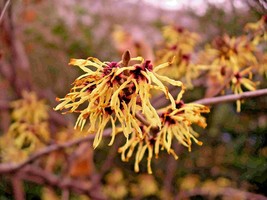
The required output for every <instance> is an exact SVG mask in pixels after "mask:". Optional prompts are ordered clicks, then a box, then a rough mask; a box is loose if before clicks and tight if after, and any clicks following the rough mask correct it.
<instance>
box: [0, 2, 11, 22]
mask: <svg viewBox="0 0 267 200" xmlns="http://www.w3.org/2000/svg"><path fill="white" fill-rule="evenodd" d="M9 4H10V0H7V1H6V3H5V5H4V8H3V10H2V12H1V15H0V24H1V22H2V20H3V18H4V14H5V12H6V10H7V8H8V6H9Z"/></svg>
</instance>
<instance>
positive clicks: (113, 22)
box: [0, 0, 267, 200]
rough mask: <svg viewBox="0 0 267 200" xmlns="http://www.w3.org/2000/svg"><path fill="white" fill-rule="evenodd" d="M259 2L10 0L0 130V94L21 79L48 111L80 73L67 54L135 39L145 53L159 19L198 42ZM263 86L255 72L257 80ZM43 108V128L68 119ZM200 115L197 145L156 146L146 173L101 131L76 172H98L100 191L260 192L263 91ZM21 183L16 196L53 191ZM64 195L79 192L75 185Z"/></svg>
mask: <svg viewBox="0 0 267 200" xmlns="http://www.w3.org/2000/svg"><path fill="white" fill-rule="evenodd" d="M5 2H6V1H3V0H2V1H1V2H0V8H3V7H4V5H5ZM266 9H267V3H266V1H264V0H259V1H257V0H217V1H216V0H194V1H191V0H187V1H183V0H179V1H178V0H177V1H175V0H165V1H163V0H155V1H153V0H123V1H120V0H98V1H93V0H77V1H74V0H57V1H51V0H46V1H44V0H14V1H11V3H10V5H9V8H8V10H7V11H6V13H5V16H4V18H3V21H2V22H1V24H0V55H1V57H0V109H1V112H0V134H1V135H4V134H5V133H6V132H7V131H8V128H9V126H10V124H11V122H12V119H11V118H10V113H11V110H10V108H9V107H8V105H7V103H8V102H11V101H13V100H16V99H18V98H20V97H21V91H22V90H23V89H28V90H34V91H36V93H37V94H38V96H39V98H43V99H45V100H46V103H47V104H48V105H49V107H50V109H51V112H53V111H52V108H53V107H55V105H56V101H55V97H57V96H59V97H62V96H64V95H65V94H66V93H67V92H68V91H69V88H70V84H71V83H72V82H73V80H74V79H75V78H76V77H77V76H78V75H79V74H80V73H81V72H80V71H79V70H78V69H76V68H72V67H69V66H68V62H69V60H70V58H87V57H89V56H93V57H97V58H99V59H101V60H103V61H106V60H115V61H118V60H120V58H121V53H122V51H123V50H125V49H130V50H131V48H133V47H134V46H135V47H136V45H140V44H141V45H143V47H144V48H143V52H142V54H143V55H144V56H148V57H149V56H151V57H153V55H151V52H153V51H154V50H155V48H156V47H157V45H159V44H160V42H161V41H162V35H161V28H162V27H163V26H165V25H168V24H176V25H180V26H183V27H185V28H187V29H188V30H190V31H194V32H197V33H198V34H200V35H201V37H202V38H203V39H202V43H201V44H200V45H199V47H198V48H203V46H204V45H205V43H208V42H211V40H212V39H213V38H215V37H216V36H218V35H223V34H225V33H227V34H229V35H230V36H238V35H240V33H241V32H242V29H243V27H244V25H245V24H246V23H248V22H255V21H257V20H259V19H260V18H261V16H262V15H264V14H266V13H267V12H266ZM120 30H123V31H125V32H127V33H128V36H127V39H126V40H125V41H121V42H118V41H117V40H116V37H117V36H116V34H114V33H116V31H117V33H118V32H119V31H120ZM265 50H266V49H265ZM266 86H267V82H266V80H265V82H263V83H262V84H261V86H260V87H262V88H265V87H266ZM203 94H204V89H203V88H201V87H199V88H198V87H196V88H195V89H193V90H190V91H188V92H187V93H186V94H185V98H186V101H188V102H190V101H194V100H197V99H200V98H203ZM52 115H53V117H52V118H51V121H53V120H54V121H56V122H55V123H51V125H50V130H51V132H52V133H56V132H58V131H60V130H61V129H62V127H70V128H69V129H72V128H71V127H73V124H74V122H75V117H76V116H75V115H68V116H61V115H59V114H57V113H54V114H52ZM207 122H208V127H207V128H206V129H205V130H199V132H200V140H201V141H203V143H204V145H203V146H202V147H199V146H197V145H194V146H193V150H192V152H190V153H189V152H188V151H187V150H186V149H185V148H183V147H181V146H179V145H176V146H175V149H176V151H177V152H178V154H179V160H177V161H176V160H174V159H173V157H171V156H169V155H167V154H163V155H162V156H161V157H160V159H158V160H155V162H154V164H153V175H148V174H147V173H146V166H145V165H146V163H145V161H144V162H142V163H141V172H140V173H138V174H137V173H135V172H134V171H133V161H130V162H128V163H124V162H122V161H121V160H120V155H119V154H117V153H116V151H117V148H118V146H120V145H121V144H122V143H120V141H119V140H118V141H117V142H116V143H115V144H114V146H112V147H108V146H107V144H108V142H109V139H107V140H104V142H102V145H101V146H100V147H99V148H98V149H96V150H95V151H94V152H93V153H92V152H91V150H87V151H89V153H87V154H86V155H87V156H88V157H90V165H91V167H89V168H88V169H87V168H86V166H87V165H86V166H85V165H81V166H83V167H84V168H86V169H87V170H88V171H90V172H88V174H89V175H88V174H86V173H85V174H86V177H87V176H90V177H91V176H93V174H101V175H100V176H99V177H100V178H99V180H98V182H97V184H98V185H99V187H100V190H99V191H100V192H101V193H103V194H105V196H106V197H107V199H174V198H176V199H247V197H246V196H245V195H244V193H243V192H242V191H246V192H248V193H249V194H250V192H251V193H255V194H261V195H267V146H266V144H267V139H266V133H267V97H259V98H255V99H251V100H247V101H246V102H245V103H244V104H243V106H242V112H241V113H237V112H236V109H235V104H234V103H224V104H220V105H216V106H213V107H212V110H211V113H210V114H209V115H207ZM53 137H56V136H53ZM80 151H81V150H80ZM91 154H92V155H91ZM62 165H63V164H62ZM59 166H60V164H59ZM87 167H88V166H87ZM73 173H74V174H75V173H76V172H75V170H74V172H73ZM88 180H89V182H90V181H91V179H90V178H89V179H88ZM23 184H24V186H23V187H24V190H25V198H26V199H60V198H61V196H62V192H61V191H60V190H52V189H51V188H47V187H44V185H42V184H34V183H32V182H30V181H24V182H23ZM49 195H50V196H49ZM70 197H71V199H87V197H86V196H84V195H80V194H77V193H75V192H73V193H71V196H70ZM0 199H3V200H4V199H14V195H13V189H12V184H11V183H10V180H9V176H4V175H3V176H2V175H1V176H0Z"/></svg>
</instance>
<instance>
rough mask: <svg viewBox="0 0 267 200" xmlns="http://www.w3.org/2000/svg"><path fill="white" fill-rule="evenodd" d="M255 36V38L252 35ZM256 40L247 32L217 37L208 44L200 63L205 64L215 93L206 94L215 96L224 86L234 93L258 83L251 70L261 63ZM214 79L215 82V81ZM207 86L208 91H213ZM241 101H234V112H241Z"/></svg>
mask: <svg viewBox="0 0 267 200" xmlns="http://www.w3.org/2000/svg"><path fill="white" fill-rule="evenodd" d="M254 39H255V38H254ZM257 55H258V49H257V46H256V43H255V42H253V40H252V39H251V38H250V37H248V36H247V35H242V36H239V37H230V36H228V35H224V36H222V37H217V38H216V39H215V40H214V41H213V43H212V44H211V46H208V47H207V48H206V50H205V51H204V53H202V55H201V58H202V60H203V63H202V64H205V63H206V64H208V66H209V67H208V68H207V70H208V72H209V76H208V77H209V80H213V84H211V85H214V87H217V85H220V86H221V87H218V88H219V90H216V89H215V92H213V93H209V90H208V95H207V96H214V95H216V94H217V93H219V92H221V91H223V90H224V89H227V88H231V90H232V91H233V92H234V93H235V94H240V93H242V92H243V90H244V89H245V90H256V86H257V82H255V81H253V79H252V78H253V77H252V75H253V72H254V71H256V70H258V69H259V68H261V67H259V66H260V62H259V58H258V57H257ZM214 82H215V83H214ZM212 90H213V89H212V87H210V91H212ZM240 109H241V101H240V100H238V101H237V111H238V112H240Z"/></svg>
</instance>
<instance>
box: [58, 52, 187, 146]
mask: <svg viewBox="0 0 267 200" xmlns="http://www.w3.org/2000/svg"><path fill="white" fill-rule="evenodd" d="M70 64H71V65H75V66H79V67H80V68H81V69H82V70H83V71H84V72H85V74H83V75H81V76H80V77H78V78H77V79H76V80H75V82H74V83H73V87H72V89H71V91H70V92H69V93H68V94H67V95H66V96H65V97H64V98H61V99H59V98H58V99H57V100H58V101H61V103H60V104H59V105H58V106H57V107H56V108H55V110H62V109H67V110H68V112H78V113H79V117H78V119H77V122H76V125H75V128H79V129H81V130H82V129H83V128H84V126H85V123H86V121H87V120H88V121H89V128H88V133H96V137H95V140H94V143H93V145H94V147H95V148H96V147H97V146H98V145H99V143H100V141H101V138H102V132H103V130H104V128H105V127H106V125H107V124H108V122H111V124H112V127H113V132H112V140H111V143H110V145H111V144H112V143H113V141H114V138H115V135H116V131H115V130H116V128H115V125H116V123H117V122H119V123H120V125H121V127H122V129H123V133H124V135H125V137H126V138H128V137H129V134H131V133H132V132H133V131H136V132H137V133H138V135H139V137H140V138H143V135H142V130H141V129H140V127H139V124H138V119H137V118H136V117H135V114H136V113H139V112H140V113H142V114H143V115H144V116H145V118H146V120H147V121H148V123H150V124H151V125H152V126H155V127H160V126H161V121H160V117H159V116H158V114H157V112H156V110H155V108H154V107H153V106H152V105H151V103H150V98H151V90H158V91H161V92H163V93H164V94H165V95H166V98H168V99H169V100H170V102H171V104H172V107H173V108H174V107H175V100H174V98H173V97H172V95H171V94H170V93H169V91H168V88H167V87H166V86H165V85H164V84H163V83H162V81H164V82H167V83H169V84H172V85H174V86H178V87H181V86H182V83H181V82H180V81H174V80H172V79H169V78H168V77H165V76H161V75H159V74H157V73H156V72H157V70H159V69H161V68H164V67H167V66H168V65H169V63H164V64H162V65H158V66H156V67H153V65H152V63H151V62H150V61H148V60H144V59H143V58H141V57H136V58H130V54H129V52H126V53H125V54H124V56H123V60H122V61H120V62H101V61H99V60H98V59H96V58H88V59H86V60H83V59H72V60H71V62H70ZM82 106H83V109H81V107H82Z"/></svg>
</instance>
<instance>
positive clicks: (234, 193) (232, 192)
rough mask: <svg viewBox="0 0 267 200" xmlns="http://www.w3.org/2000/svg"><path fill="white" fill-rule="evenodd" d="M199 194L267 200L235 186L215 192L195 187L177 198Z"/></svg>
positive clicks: (186, 197)
mask: <svg viewBox="0 0 267 200" xmlns="http://www.w3.org/2000/svg"><path fill="white" fill-rule="evenodd" d="M197 195H201V196H213V195H216V196H218V195H220V196H224V197H228V198H231V199H234V197H235V196H237V197H240V196H241V197H242V198H244V197H245V199H257V200H267V197H265V196H263V195H260V194H255V193H252V192H247V191H242V190H239V189H235V188H230V187H225V188H218V190H217V192H216V193H214V192H212V191H211V190H210V189H208V188H207V189H205V188H195V189H192V190H190V191H184V192H180V193H179V194H178V195H177V196H176V198H175V199H177V200H178V199H188V198H190V197H193V196H197Z"/></svg>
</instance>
